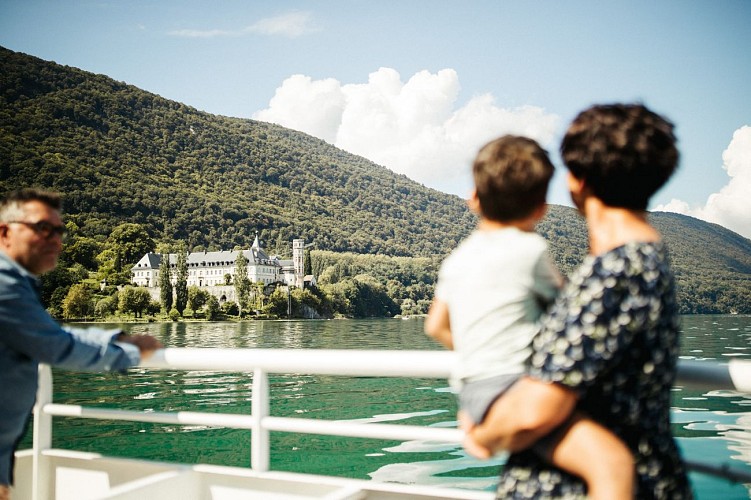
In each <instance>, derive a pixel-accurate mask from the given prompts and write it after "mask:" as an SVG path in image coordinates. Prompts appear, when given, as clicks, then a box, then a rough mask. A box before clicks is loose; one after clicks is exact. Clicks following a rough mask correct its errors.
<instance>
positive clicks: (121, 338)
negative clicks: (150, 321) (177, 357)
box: [117, 333, 164, 360]
mask: <svg viewBox="0 0 751 500" xmlns="http://www.w3.org/2000/svg"><path fill="white" fill-rule="evenodd" d="M117 341H118V342H124V343H126V344H133V345H134V346H136V347H138V350H139V351H141V359H143V360H145V359H149V358H150V357H151V355H152V354H154V351H156V350H157V349H161V348H163V347H164V346H163V345H162V343H161V342H159V341H158V340H157V339H156V338H154V337H152V336H151V335H128V334H126V333H122V334H120V335H118V337H117Z"/></svg>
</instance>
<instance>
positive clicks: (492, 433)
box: [467, 377, 576, 458]
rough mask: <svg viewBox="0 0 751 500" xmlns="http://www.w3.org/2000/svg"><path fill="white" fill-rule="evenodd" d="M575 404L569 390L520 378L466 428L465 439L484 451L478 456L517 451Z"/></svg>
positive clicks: (549, 428)
mask: <svg viewBox="0 0 751 500" xmlns="http://www.w3.org/2000/svg"><path fill="white" fill-rule="evenodd" d="M575 405H576V394H575V393H574V392H572V391H571V390H570V389H568V388H566V387H564V386H562V385H560V384H554V383H547V382H541V381H539V380H536V379H533V378H530V377H523V378H521V379H519V381H517V382H516V383H515V384H514V385H513V386H511V388H510V389H509V390H508V391H507V392H506V393H504V395H503V397H501V398H500V399H498V400H497V401H496V402H495V403H494V404H493V405H492V406H491V408H490V411H489V412H488V415H487V416H486V417H485V420H483V422H482V423H481V424H479V425H477V426H475V427H473V428H471V429H469V430H468V432H467V439H469V440H470V441H472V443H473V444H474V445H476V446H477V447H479V448H480V449H484V450H485V451H486V453H483V454H481V456H480V458H487V457H490V456H492V455H493V454H494V453H496V452H499V451H511V452H516V451H520V450H523V449H526V448H528V447H529V446H531V445H532V444H534V443H535V442H536V441H537V440H539V439H540V438H541V437H543V436H545V435H547V434H548V433H550V432H551V431H552V430H553V429H555V428H556V427H558V426H559V425H560V424H562V423H563V422H564V421H565V420H566V419H567V418H568V417H569V415H571V413H572V412H573V410H574V406H575ZM473 448H474V447H473Z"/></svg>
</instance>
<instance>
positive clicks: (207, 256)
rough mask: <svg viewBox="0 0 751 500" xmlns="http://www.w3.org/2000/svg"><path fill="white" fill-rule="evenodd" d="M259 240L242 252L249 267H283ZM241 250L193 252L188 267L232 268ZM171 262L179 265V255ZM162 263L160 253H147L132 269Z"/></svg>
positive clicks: (152, 267)
mask: <svg viewBox="0 0 751 500" xmlns="http://www.w3.org/2000/svg"><path fill="white" fill-rule="evenodd" d="M257 242H258V238H257V237H256V241H255V242H254V243H253V247H252V248H250V249H248V250H242V253H243V255H245V258H246V259H248V265H267V266H281V265H282V264H281V262H280V261H279V259H278V258H277V257H276V256H274V257H269V255H268V254H267V253H266V252H265V251H264V250H263V249H262V248H260V247H259V246H257V245H256V244H257ZM239 253H240V250H221V251H219V252H191V253H189V254H188V267H204V266H225V265H226V266H230V265H234V264H235V261H236V260H237V256H238V254H239ZM169 262H170V265H171V266H172V267H174V266H175V265H176V264H177V254H174V253H171V254H169ZM161 263H162V255H161V254H158V253H147V254H146V255H144V256H143V257H141V260H139V261H138V262H137V263H136V265H134V266H133V268H132V269H134V270H136V269H158V268H159V266H160V265H161Z"/></svg>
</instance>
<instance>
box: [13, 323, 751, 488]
mask: <svg viewBox="0 0 751 500" xmlns="http://www.w3.org/2000/svg"><path fill="white" fill-rule="evenodd" d="M113 326H117V325H113ZM122 326H123V328H125V329H126V330H129V331H131V332H133V333H151V334H153V335H156V336H157V337H159V339H160V340H161V341H162V342H163V343H164V344H165V345H166V346H168V347H214V348H219V347H223V348H227V347H233V348H290V349H299V348H304V349H433V350H435V349H440V348H439V347H438V346H437V345H436V344H435V343H433V342H432V341H431V340H430V339H428V338H427V337H426V336H425V335H424V334H423V333H422V326H423V322H422V320H419V319H413V320H409V321H402V320H357V321H354V320H352V321H350V320H343V321H310V320H309V321H256V322H253V321H250V322H217V323H162V324H138V325H122ZM682 328H683V337H682V339H683V340H682V342H683V344H682V349H681V352H682V355H683V357H684V358H691V359H710V360H717V361H727V360H729V359H732V358H741V359H742V358H746V357H749V356H751V349H750V347H751V343H750V342H749V341H750V340H751V317H749V316H686V317H684V318H683V327H682ZM270 386H271V413H272V415H275V416H305V417H306V418H325V419H332V420H351V421H367V422H396V423H399V422H403V423H409V424H416V425H433V426H454V425H455V420H454V414H455V411H456V406H455V402H454V399H453V396H452V395H451V393H450V391H449V389H448V387H447V383H446V381H445V380H435V379H417V380H402V379H390V378H387V379H378V378H351V377H335V376H310V375H296V374H283V375H272V376H271V377H270ZM251 395H252V376H251V374H248V373H222V372H215V371H189V372H180V371H159V370H145V369H134V370H131V371H130V372H129V374H128V375H127V376H122V375H116V374H80V373H70V372H62V371H56V372H55V401H56V402H64V403H70V404H83V405H98V406H104V407H114V406H120V407H125V408H128V409H137V410H144V411H181V410H182V411H185V410H187V411H208V412H223V413H237V414H249V413H250V399H251ZM673 405H674V410H673V431H674V433H675V435H676V437H677V438H678V441H679V444H680V446H681V448H682V449H683V451H684V454H686V455H688V456H690V457H692V458H693V459H695V460H696V459H700V460H707V461H709V462H712V463H715V464H721V463H725V462H727V463H729V464H730V465H731V466H732V467H737V468H742V469H744V470H751V466H750V465H749V464H751V413H749V412H751V409H750V408H751V398H749V397H746V396H740V395H738V394H734V393H729V392H724V391H711V392H703V391H696V390H692V389H687V388H685V387H676V388H675V389H674V400H673ZM54 426H55V427H54V432H55V434H54V442H53V445H54V446H56V447H60V448H66V447H69V448H75V449H80V450H84V451H95V452H99V453H104V454H108V455H115V456H127V457H147V458H150V459H155V460H166V461H174V462H203V463H210V464H223V465H235V466H244V467H247V466H248V465H249V460H250V459H249V456H250V447H249V446H250V433H249V431H244V430H233V429H224V428H212V427H209V426H176V425H162V424H148V423H138V422H108V421H99V422H95V421H88V420H81V419H67V418H56V419H55V420H54ZM30 445H31V439H30V436H27V437H26V438H25V441H24V443H23V446H24V447H28V446H30ZM271 447H272V450H271V453H272V457H271V460H272V463H271V467H272V469H274V470H285V471H293V472H309V473H320V474H328V475H339V476H345V477H355V478H372V479H374V480H378V481H397V482H419V483H425V484H442V485H450V486H457V487H465V488H472V489H492V488H493V485H494V483H495V477H496V476H497V471H498V467H499V466H500V465H501V463H502V459H496V460H494V461H488V462H482V461H478V460H475V459H473V458H471V457H468V456H467V455H466V454H465V453H464V452H463V451H462V449H461V448H460V447H457V446H455V445H450V444H446V443H435V442H424V441H410V442H404V443H400V442H395V441H379V440H371V439H356V438H340V437H335V436H315V435H293V434H287V433H272V436H271ZM692 482H693V484H694V487H695V489H696V493H697V497H698V498H700V499H701V498H731V499H732V498H748V490H747V489H746V488H745V487H743V486H740V485H732V484H730V483H728V482H726V481H723V480H717V479H711V478H708V477H707V476H703V475H699V474H693V475H692Z"/></svg>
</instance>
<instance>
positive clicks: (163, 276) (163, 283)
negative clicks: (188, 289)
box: [159, 254, 173, 313]
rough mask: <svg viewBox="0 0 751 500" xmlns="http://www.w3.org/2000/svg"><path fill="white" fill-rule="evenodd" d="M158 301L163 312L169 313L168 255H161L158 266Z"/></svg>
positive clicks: (170, 306)
mask: <svg viewBox="0 0 751 500" xmlns="http://www.w3.org/2000/svg"><path fill="white" fill-rule="evenodd" d="M159 299H160V301H161V304H162V309H164V312H166V313H169V311H170V309H172V302H173V296H172V270H171V269H170V263H169V254H162V262H161V263H160V264H159Z"/></svg>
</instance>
